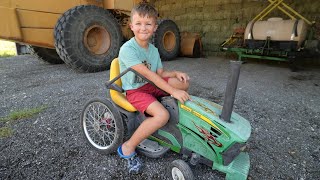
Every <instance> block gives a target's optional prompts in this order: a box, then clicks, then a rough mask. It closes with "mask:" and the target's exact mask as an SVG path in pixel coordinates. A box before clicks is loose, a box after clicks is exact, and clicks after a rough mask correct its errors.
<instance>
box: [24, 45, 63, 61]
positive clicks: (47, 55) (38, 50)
mask: <svg viewBox="0 0 320 180" xmlns="http://www.w3.org/2000/svg"><path fill="white" fill-rule="evenodd" d="M26 47H27V50H26V51H27V52H29V53H30V54H31V55H33V56H35V57H37V58H38V59H39V60H41V61H45V62H48V63H50V64H63V63H64V62H63V60H62V59H61V58H60V57H59V55H58V54H57V52H56V50H55V49H48V48H43V47H36V46H30V45H27V46H26Z"/></svg>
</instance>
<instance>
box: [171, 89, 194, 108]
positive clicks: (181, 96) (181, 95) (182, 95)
mask: <svg viewBox="0 0 320 180" xmlns="http://www.w3.org/2000/svg"><path fill="white" fill-rule="evenodd" d="M171 96H173V97H174V98H176V99H177V100H178V101H180V102H181V103H182V104H184V102H186V101H188V100H189V99H190V96H189V94H188V93H187V92H186V91H183V90H180V89H176V90H175V91H173V93H172V94H171Z"/></svg>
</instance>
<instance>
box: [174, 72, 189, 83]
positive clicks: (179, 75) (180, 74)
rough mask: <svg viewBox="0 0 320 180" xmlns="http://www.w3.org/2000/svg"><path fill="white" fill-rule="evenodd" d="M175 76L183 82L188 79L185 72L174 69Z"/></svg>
mask: <svg viewBox="0 0 320 180" xmlns="http://www.w3.org/2000/svg"><path fill="white" fill-rule="evenodd" d="M176 77H177V78H178V79H179V81H182V82H184V83H186V82H187V81H189V79H190V77H189V76H188V75H187V74H186V73H183V72H180V71H176Z"/></svg>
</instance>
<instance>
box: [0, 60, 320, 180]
mask: <svg viewBox="0 0 320 180" xmlns="http://www.w3.org/2000/svg"><path fill="white" fill-rule="evenodd" d="M164 65H165V68H167V69H178V70H182V71H186V72H188V73H189V75H190V76H191V78H192V79H191V88H190V94H192V95H196V96H200V97H203V98H206V99H209V100H211V101H214V102H217V103H219V104H222V103H223V96H224V91H225V86H226V81H227V77H228V72H229V69H228V61H227V60H226V59H222V58H208V59H207V58H202V59H189V58H179V59H178V60H175V61H171V62H164ZM108 76H109V71H105V72H99V73H93V74H85V73H78V72H74V71H73V70H70V69H69V68H67V67H66V66H65V65H48V64H45V63H42V62H40V61H38V60H36V59H34V58H33V57H32V56H29V55H25V56H17V57H11V58H1V59H0V77H1V84H0V99H1V100H0V107H1V109H0V117H4V116H7V115H8V114H9V113H10V112H11V111H14V110H18V109H25V108H33V107H38V106H41V105H47V106H48V108H47V109H46V110H45V111H44V112H42V113H40V114H39V115H37V116H35V117H33V118H29V119H24V120H19V121H17V122H15V123H13V124H11V125H10V126H11V127H12V128H13V130H14V134H13V136H12V137H10V138H2V139H0V152H1V153H0V179H15V180H16V179H168V176H167V169H166V167H168V166H169V164H170V162H171V161H173V160H175V159H178V158H180V156H179V155H177V154H175V153H172V152H169V153H168V154H167V155H166V156H164V157H163V158H161V159H150V158H146V157H142V160H143V161H144V163H145V165H146V166H145V169H144V172H143V173H142V174H139V175H129V174H128V173H127V172H126V171H125V170H124V169H125V166H126V162H125V161H123V160H120V158H118V156H117V155H116V154H115V153H114V154H111V155H108V156H104V155H101V154H99V153H97V152H96V151H95V150H93V149H92V148H90V147H89V146H88V144H87V143H86V141H85V140H84V139H83V136H82V134H81V131H80V123H79V116H80V112H81V110H82V107H83V106H84V104H85V103H86V101H88V100H90V99H91V98H94V97H106V89H105V87H104V82H105V81H106V80H107V79H108ZM319 92H320V69H319V68H311V67H308V68H306V69H304V70H303V71H300V72H291V71H290V70H289V69H288V68H287V65H286V64H279V63H272V62H268V61H249V62H248V63H246V64H244V65H243V66H242V69H241V74H240V80H239V85H238V91H237V96H236V101H235V107H234V110H235V111H236V112H237V113H239V114H240V115H242V116H243V117H245V118H246V119H248V120H249V121H250V122H251V126H252V134H251V137H250V140H249V142H248V144H249V147H250V148H249V149H250V151H249V154H250V158H251V169H250V175H249V179H259V180H260V179H299V180H303V179H320V160H319V159H320V130H319V126H320V98H319ZM1 126H4V124H0V127H1ZM193 171H194V174H195V176H196V179H224V174H222V173H219V172H217V171H213V170H211V169H210V168H209V167H207V166H204V165H199V166H196V167H193Z"/></svg>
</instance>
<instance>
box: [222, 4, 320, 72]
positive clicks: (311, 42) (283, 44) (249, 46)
mask: <svg viewBox="0 0 320 180" xmlns="http://www.w3.org/2000/svg"><path fill="white" fill-rule="evenodd" d="M268 1H269V2H270V4H269V5H268V6H267V7H266V8H265V9H264V10H263V11H262V12H261V13H259V14H258V15H257V16H256V17H255V18H254V19H253V20H252V21H250V22H249V23H248V25H247V26H246V28H245V29H241V28H239V29H236V30H235V31H234V33H233V34H232V36H231V37H230V38H228V39H227V40H226V41H224V42H223V43H222V44H221V49H222V50H223V51H227V52H234V53H236V54H237V55H238V60H239V61H241V60H242V58H256V59H267V60H275V61H289V62H290V65H291V67H292V68H295V65H294V62H295V61H296V60H297V59H300V58H301V57H317V56H319V54H320V41H319V40H317V39H316V38H315V22H311V21H309V20H307V19H306V18H304V17H303V16H302V15H300V14H299V13H298V12H296V11H295V10H293V9H292V8H291V7H289V6H288V5H287V4H286V3H284V2H283V0H268ZM274 9H279V10H280V11H281V12H283V13H284V14H286V15H287V16H288V17H289V18H290V19H288V20H284V19H282V18H278V17H275V18H269V19H267V20H263V19H264V18H265V17H266V16H267V15H268V14H269V13H270V12H271V11H273V10H274Z"/></svg>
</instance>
